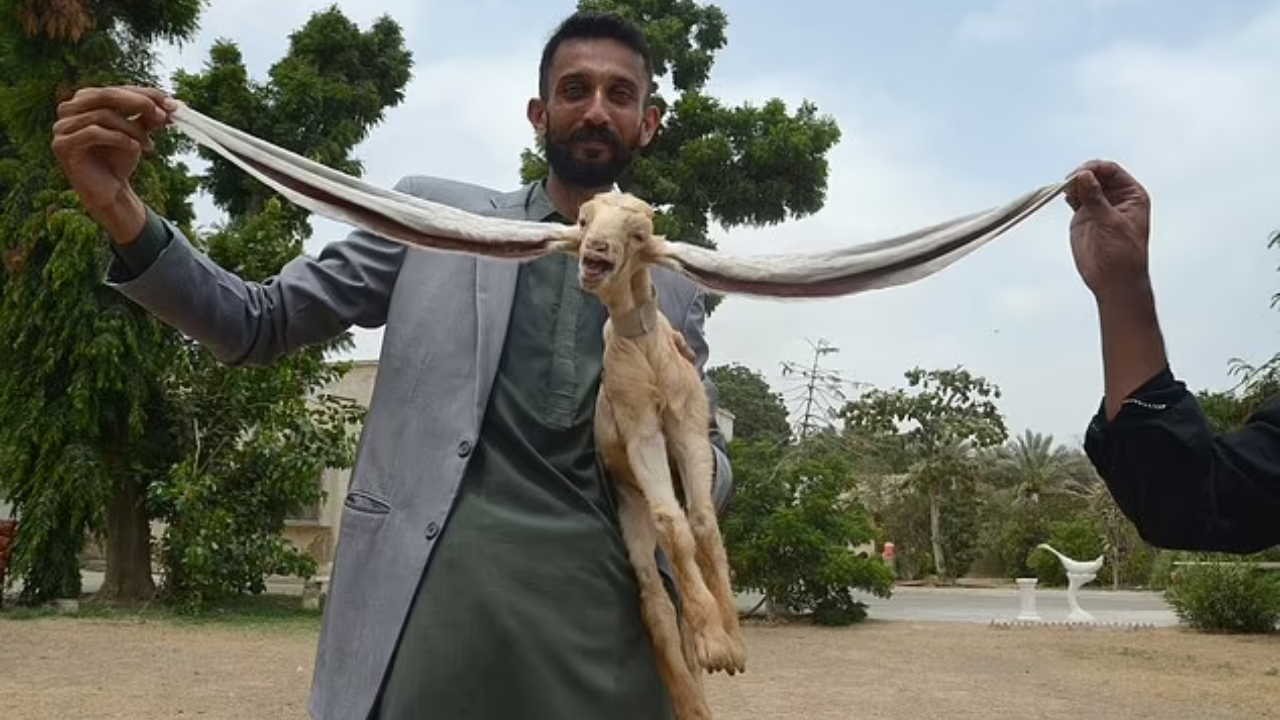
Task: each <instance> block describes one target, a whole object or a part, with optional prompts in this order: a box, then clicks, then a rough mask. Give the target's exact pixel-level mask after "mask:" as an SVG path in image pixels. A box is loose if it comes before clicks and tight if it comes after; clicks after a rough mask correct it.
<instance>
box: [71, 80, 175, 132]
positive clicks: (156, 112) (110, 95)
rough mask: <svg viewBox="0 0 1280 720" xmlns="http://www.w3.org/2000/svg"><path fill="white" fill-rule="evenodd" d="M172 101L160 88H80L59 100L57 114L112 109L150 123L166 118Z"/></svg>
mask: <svg viewBox="0 0 1280 720" xmlns="http://www.w3.org/2000/svg"><path fill="white" fill-rule="evenodd" d="M173 107H175V106H174V104H173V101H172V100H171V99H170V98H169V97H168V96H167V95H165V94H164V93H163V92H161V91H160V90H156V89H155V88H145V87H133V86H122V87H92V88H82V89H81V90H78V91H76V94H75V95H73V96H72V97H71V99H70V100H66V101H64V102H61V103H59V104H58V117H59V118H66V117H71V116H73V115H80V114H83V113H86V112H89V111H91V110H98V109H106V110H114V111H115V112H118V113H120V114H122V115H137V116H139V117H142V118H145V119H146V120H147V121H148V122H149V123H156V124H161V125H162V124H164V123H165V122H167V121H168V113H169V110H171V109H173Z"/></svg>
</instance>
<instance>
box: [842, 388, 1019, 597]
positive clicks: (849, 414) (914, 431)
mask: <svg viewBox="0 0 1280 720" xmlns="http://www.w3.org/2000/svg"><path fill="white" fill-rule="evenodd" d="M906 380H907V387H906V388H893V389H887V390H886V389H878V388H877V389H873V390H869V391H867V392H865V393H863V394H862V395H861V396H859V397H858V398H857V399H856V400H853V401H851V402H849V403H848V404H846V405H845V407H844V408H843V409H841V411H840V414H841V417H842V418H843V419H844V421H845V425H846V429H847V430H848V431H851V432H853V433H855V434H856V435H858V436H859V437H861V438H867V439H874V438H883V439H884V440H885V441H886V442H888V443H891V444H894V445H902V446H905V447H906V448H907V449H908V451H909V452H910V454H911V455H912V456H913V457H914V458H915V462H914V463H913V465H912V467H911V469H910V473H909V477H910V482H911V487H912V488H914V490H915V491H916V492H919V493H921V494H922V495H924V496H925V497H927V498H928V499H929V515H930V535H931V539H932V545H933V548H932V550H933V564H934V568H935V570H936V571H937V573H938V575H939V576H941V577H943V578H952V577H957V576H958V574H957V573H956V572H955V571H956V570H957V568H954V567H949V566H948V564H947V560H948V558H947V553H946V552H945V533H946V531H945V529H944V520H943V513H944V508H943V506H942V505H943V495H944V493H946V492H948V491H950V492H955V491H957V489H960V488H962V487H963V486H966V485H971V484H972V483H973V482H974V481H975V478H977V477H978V476H979V475H980V473H981V468H980V466H979V461H978V458H977V457H976V451H978V450H981V449H984V448H990V447H994V446H996V445H999V444H1000V443H1003V442H1004V441H1005V439H1006V438H1007V436H1008V431H1007V429H1006V428H1005V422H1004V416H1003V415H1002V414H1001V412H1000V409H999V407H998V406H997V405H996V400H998V399H999V397H1000V389H999V387H998V386H997V385H995V384H994V383H991V382H990V381H988V380H986V379H985V378H982V377H980V376H978V375H975V374H973V373H971V372H970V371H968V370H966V369H964V368H962V367H956V368H951V369H938V370H927V371H926V370H924V369H921V368H912V369H911V370H908V371H907V372H906ZM904 426H905V427H904ZM968 552H969V550H967V549H958V550H957V551H956V552H955V553H953V554H957V555H959V554H962V553H963V554H965V556H966V558H967V559H969V560H972V558H971V557H968V555H967V553H968Z"/></svg>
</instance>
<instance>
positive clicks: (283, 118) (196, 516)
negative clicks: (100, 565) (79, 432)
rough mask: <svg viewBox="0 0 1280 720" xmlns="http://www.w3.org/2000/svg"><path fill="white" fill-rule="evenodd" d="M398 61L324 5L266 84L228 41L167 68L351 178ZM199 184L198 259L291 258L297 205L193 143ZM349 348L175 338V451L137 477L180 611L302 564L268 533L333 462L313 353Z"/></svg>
mask: <svg viewBox="0 0 1280 720" xmlns="http://www.w3.org/2000/svg"><path fill="white" fill-rule="evenodd" d="M411 66H412V56H411V54H410V53H409V51H408V50H407V49H406V48H405V44H404V39H403V36H402V34H401V31H400V27H399V26H398V25H397V24H396V23H395V22H394V21H393V20H391V19H390V18H388V17H382V18H380V19H378V20H376V21H375V22H374V23H373V25H372V27H371V28H370V29H369V30H367V31H361V30H360V28H359V27H357V26H356V25H355V24H354V23H353V22H351V21H350V20H349V19H347V18H346V17H345V16H344V15H343V14H342V13H341V12H340V11H339V10H337V9H336V8H329V9H327V10H324V11H321V12H317V13H315V14H313V15H312V16H311V18H310V19H309V20H308V21H307V23H306V24H305V25H304V26H303V27H302V28H300V29H299V30H297V31H296V32H294V33H293V34H291V35H290V37H289V46H288V49H287V51H286V53H285V55H284V57H283V58H281V59H280V60H279V61H278V62H276V63H275V64H274V65H272V67H271V68H270V70H269V72H268V81H267V82H264V83H257V82H255V81H253V80H252V79H251V78H250V77H249V73H248V70H247V69H246V67H245V66H244V62H243V58H242V56H241V53H240V51H239V49H238V47H237V46H236V45H235V44H234V43H233V42H230V41H226V40H224V41H220V42H218V43H216V44H215V45H214V47H213V48H212V49H211V51H210V57H209V60H208V62H207V63H206V66H205V68H204V69H203V71H202V72H200V73H194V74H193V73H186V72H178V73H176V75H175V85H176V93H175V94H176V95H177V96H178V97H181V98H183V99H184V100H186V101H187V102H189V103H191V104H192V105H193V106H194V107H198V108H200V109H201V111H202V112H205V113H206V114H209V115H210V116H211V117H215V118H217V119H219V120H221V121H223V122H225V123H228V124H230V125H233V126H235V127H239V128H242V129H246V130H247V131H248V132H252V133H254V134H255V135H257V136H258V137H261V138H263V139H265V140H267V141H269V142H272V143H275V144H277V145H280V146H282V147H286V148H288V149H290V150H293V151H294V152H297V153H299V154H302V155H304V156H307V157H310V158H313V159H315V160H316V161H317V162H321V163H324V164H326V165H328V166H330V167H334V168H337V169H340V170H342V171H343V172H346V173H350V174H353V175H359V174H360V173H361V172H362V167H361V165H360V163H359V162H358V161H357V160H355V159H354V158H353V157H351V152H352V150H353V149H354V148H355V146H356V145H357V144H358V143H359V142H360V141H361V140H363V139H364V138H365V137H366V136H367V134H368V132H369V130H370V129H371V127H372V126H373V125H375V124H376V123H378V122H379V121H381V119H382V117H383V114H384V112H385V111H386V109H387V108H389V107H392V106H394V105H396V104H398V103H400V102H401V101H402V99H403V90H404V86H405V85H406V84H407V82H408V81H409V79H410V75H411V72H410V71H411ZM200 152H201V154H202V155H203V156H204V158H205V159H206V160H209V161H210V165H209V170H208V171H207V172H206V173H205V174H204V175H202V176H201V177H200V183H201V186H202V187H203V188H204V189H206V190H207V191H208V192H209V194H210V195H211V196H212V198H213V200H214V203H215V204H216V205H217V206H218V207H219V208H221V209H222V210H223V211H225V212H226V214H227V222H226V223H225V224H224V225H222V226H221V227H219V228H218V229H216V230H215V231H214V232H213V233H211V234H210V235H209V236H207V237H203V238H199V239H197V244H199V245H200V246H201V247H202V248H204V249H205V250H206V251H207V252H208V253H209V256H210V258H212V259H213V260H214V261H215V262H217V263H218V264H219V265H220V266H222V267H224V268H226V269H228V270H230V271H232V272H235V273H237V274H238V275H240V276H241V277H244V278H245V279H248V280H263V279H266V278H268V277H270V276H272V275H274V274H276V273H278V272H279V271H280V269H281V268H282V267H283V265H284V264H285V263H287V262H288V261H289V260H291V259H293V258H294V257H297V256H298V255H300V254H302V252H303V243H304V241H305V240H306V238H307V236H308V235H310V232H311V229H310V227H309V223H308V221H307V218H308V216H307V214H306V212H305V211H304V210H302V209H301V208H299V207H297V206H295V205H291V204H289V203H287V202H285V201H283V200H282V199H281V198H280V197H279V196H278V195H277V194H276V193H275V191H273V190H271V189H270V188H268V187H266V186H265V185H263V184H261V183H260V182H258V181H257V180H255V179H253V178H252V177H250V176H248V175H247V174H246V173H244V172H243V171H241V170H239V169H238V168H236V167H235V166H234V165H231V164H230V163H228V162H226V161H225V160H223V159H222V158H221V157H219V156H216V155H214V154H213V153H210V152H209V151H207V150H204V149H203V148H201V149H200ZM349 347H351V337H350V334H349V333H343V334H342V335H340V336H339V337H338V338H336V339H335V340H334V341H333V342H330V343H325V344H320V345H315V346H311V347H307V348H302V349H299V350H296V351H294V352H292V353H290V354H289V355H287V356H285V357H283V358H281V359H279V360H278V361H276V362H275V363H273V364H272V365H271V366H269V367H264V368H240V367H231V366H227V365H225V364H223V363H221V362H218V361H217V360H216V359H215V358H214V357H213V356H212V354H211V353H209V352H208V351H207V350H205V349H204V348H202V347H199V346H197V345H195V344H192V343H186V344H184V345H183V346H182V353H181V357H180V360H179V362H176V363H175V364H174V366H173V373H172V375H171V376H170V385H169V388H168V389H169V392H170V394H171V397H173V398H174V399H175V404H176V406H177V407H179V408H180V409H181V410H180V417H179V422H178V423H177V427H178V428H179V434H180V437H181V442H182V448H183V456H182V461H181V462H180V463H178V465H177V466H176V467H175V469H174V471H173V472H172V473H171V474H170V475H169V477H168V478H167V479H166V480H165V481H164V482H159V483H155V484H153V486H152V493H151V499H152V503H153V506H154V508H155V509H156V510H157V512H158V513H159V514H160V515H161V516H162V517H164V518H165V519H166V520H167V522H168V525H167V529H166V532H165V536H164V538H163V541H162V544H161V557H162V559H163V562H164V565H165V568H166V583H167V584H166V587H165V594H166V597H167V598H168V599H169V600H170V601H172V602H174V603H177V604H180V605H182V606H183V607H186V608H189V609H199V608H202V607H204V606H205V605H207V604H208V603H209V602H211V601H214V600H217V599H220V598H223V597H226V596H229V595H235V594H239V593H245V592H261V591H262V590H263V589H264V581H263V579H264V576H265V575H268V574H293V575H303V576H307V575H310V574H312V573H313V572H314V570H315V568H314V561H313V560H312V558H311V557H310V556H308V555H306V554H304V553H303V552H301V551H299V550H298V549H296V548H294V547H293V546H292V545H290V544H289V543H288V542H286V541H285V540H284V538H283V537H282V535H281V531H282V530H283V528H284V523H285V520H286V519H287V517H289V516H290V515H291V514H295V513H298V512H299V511H300V510H301V509H302V508H304V507H306V506H309V505H312V504H313V503H315V502H317V501H318V500H320V499H321V498H320V494H319V486H318V481H319V478H320V475H321V473H322V472H323V471H324V470H325V469H326V468H341V467H347V466H349V464H350V462H351V460H352V456H353V454H354V451H355V440H356V435H355V433H353V432H352V429H353V427H355V426H356V425H357V423H358V422H359V421H360V420H361V419H362V416H363V412H362V410H361V408H360V407H359V406H358V405H356V404H355V403H354V402H352V401H350V400H345V399H342V398H339V397H336V396H333V395H331V394H329V393H326V392H324V388H325V387H326V386H328V385H330V384H331V383H333V382H335V381H336V380H338V379H339V378H340V377H341V376H342V375H343V374H344V373H345V372H346V371H347V370H348V369H349V365H348V364H345V363H330V362H327V361H326V359H325V357H326V354H327V353H329V352H333V351H338V350H345V349H348V348H349Z"/></svg>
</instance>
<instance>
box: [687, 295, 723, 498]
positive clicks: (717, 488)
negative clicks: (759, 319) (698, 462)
mask: <svg viewBox="0 0 1280 720" xmlns="http://www.w3.org/2000/svg"><path fill="white" fill-rule="evenodd" d="M706 319H707V311H706V295H705V294H704V293H703V292H702V290H700V289H698V288H694V291H693V298H692V301H691V302H690V303H689V310H688V312H687V313H686V314H685V320H684V326H683V327H682V328H681V332H682V333H683V334H684V340H685V342H686V343H687V344H688V345H689V349H690V350H692V351H693V355H694V365H695V366H697V368H698V375H699V376H700V377H701V378H702V385H703V387H704V388H705V389H706V391H707V399H708V401H709V403H710V409H711V423H710V426H709V427H708V429H707V431H708V437H709V439H710V441H711V452H712V455H713V456H714V457H715V464H716V475H715V483H714V484H713V486H712V499H713V500H714V501H715V505H716V513H717V514H718V515H720V516H721V517H724V515H725V514H726V513H727V512H728V510H729V506H730V505H731V504H732V503H733V497H734V493H735V487H734V482H733V466H732V465H731V464H730V463H729V447H728V443H727V441H726V440H725V437H724V433H723V432H722V431H721V430H720V423H719V422H718V421H717V419H716V411H717V410H718V409H719V408H720V393H719V391H718V390H717V388H716V385H715V382H714V381H712V379H711V376H710V375H707V371H706V365H707V358H708V357H709V356H710V348H709V347H708V344H707V336H706V332H705V330H704V326H705V324H706Z"/></svg>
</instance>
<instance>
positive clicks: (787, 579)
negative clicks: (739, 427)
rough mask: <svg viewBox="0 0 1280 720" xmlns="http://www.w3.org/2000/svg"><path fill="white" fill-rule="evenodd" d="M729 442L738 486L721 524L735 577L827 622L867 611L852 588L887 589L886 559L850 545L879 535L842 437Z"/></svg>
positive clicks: (773, 600) (881, 592)
mask: <svg viewBox="0 0 1280 720" xmlns="http://www.w3.org/2000/svg"><path fill="white" fill-rule="evenodd" d="M730 449H731V453H732V455H733V458H734V477H735V483H736V485H737V488H738V491H737V499H736V500H735V502H734V510H733V512H732V513H731V514H730V515H729V516H728V517H727V518H726V519H725V521H724V525H723V527H724V530H723V532H724V536H725V544H726V547H727V548H728V551H729V553H728V554H729V561H730V564H731V566H732V569H733V578H734V584H735V586H737V587H738V588H741V589H755V590H759V591H761V592H763V593H764V595H765V598H766V600H767V601H768V602H769V603H770V606H771V607H774V606H777V607H783V608H788V609H791V610H803V609H807V610H810V611H811V612H812V613H813V619H814V621H815V622H818V623H819V624H825V625H847V624H850V623H853V622H857V621H859V620H862V619H863V618H865V617H866V606H865V603H863V602H861V601H860V600H858V599H856V598H855V597H854V596H853V593H852V591H853V590H863V591H866V592H869V593H871V594H873V595H876V596H879V597H889V594H890V593H891V591H892V585H893V575H892V573H891V571H890V570H889V568H888V567H886V566H885V565H884V563H883V562H881V561H880V559H879V558H878V557H874V556H867V555H863V554H858V553H855V552H854V550H853V548H855V547H857V546H858V545H862V544H864V543H867V542H870V541H872V540H874V539H875V534H874V532H873V530H872V528H871V525H870V522H869V520H868V518H867V514H866V510H865V508H864V507H863V505H862V503H861V501H860V500H859V498H858V493H857V479H856V475H855V473H854V470H853V467H852V465H851V463H850V461H849V453H848V452H847V450H846V449H845V448H844V447H843V445H842V444H841V443H840V441H839V438H838V436H833V435H830V434H821V435H817V436H815V437H812V438H810V439H808V440H804V441H802V442H801V443H800V445H799V446H798V447H796V448H791V449H786V448H780V447H779V446H778V445H777V444H775V443H772V442H770V441H767V440H756V441H752V442H744V441H741V440H736V439H735V441H734V442H733V443H732V444H731V448H730Z"/></svg>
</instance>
